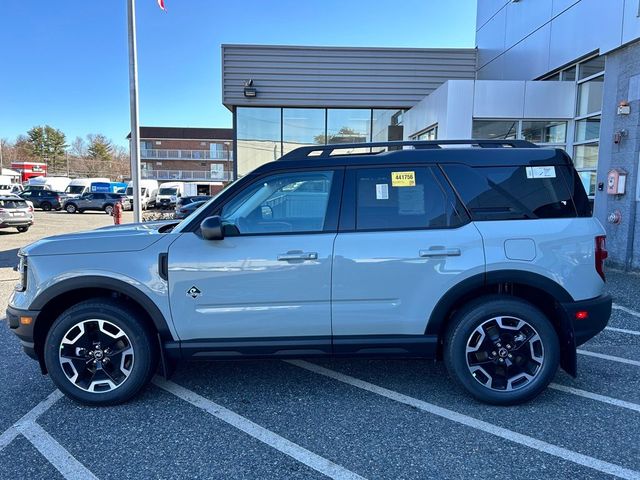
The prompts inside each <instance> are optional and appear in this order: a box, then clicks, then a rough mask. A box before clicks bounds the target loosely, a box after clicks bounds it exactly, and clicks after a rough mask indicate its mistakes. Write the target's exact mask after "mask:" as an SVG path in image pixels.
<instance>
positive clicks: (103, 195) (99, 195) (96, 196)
mask: <svg viewBox="0 0 640 480" xmlns="http://www.w3.org/2000/svg"><path fill="white" fill-rule="evenodd" d="M93 198H94V199H95V200H104V199H105V198H107V195H106V193H94V194H93Z"/></svg>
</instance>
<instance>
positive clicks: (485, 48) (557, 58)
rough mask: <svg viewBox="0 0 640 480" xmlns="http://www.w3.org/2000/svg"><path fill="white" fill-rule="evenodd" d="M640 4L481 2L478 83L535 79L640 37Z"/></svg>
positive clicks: (621, 0)
mask: <svg viewBox="0 0 640 480" xmlns="http://www.w3.org/2000/svg"><path fill="white" fill-rule="evenodd" d="M639 11H640V0H520V1H517V2H514V1H507V0H478V11H477V18H476V45H477V47H478V73H477V78H479V79H495V80H520V79H522V80H532V79H535V78H538V77H540V76H542V75H544V74H546V73H548V72H550V71H552V70H555V69H557V68H560V67H562V66H564V65H566V64H568V63H572V62H574V61H575V60H576V59H578V58H580V57H583V56H585V55H588V54H590V53H593V52H596V51H599V52H600V53H601V54H604V53H607V52H609V51H611V50H614V49H616V48H618V47H620V46H621V45H624V44H626V43H629V42H631V41H634V40H637V39H638V38H640V16H638V13H639Z"/></svg>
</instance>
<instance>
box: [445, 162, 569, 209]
mask: <svg viewBox="0 0 640 480" xmlns="http://www.w3.org/2000/svg"><path fill="white" fill-rule="evenodd" d="M443 169H444V171H445V172H446V174H447V176H448V177H449V179H450V180H451V182H452V183H453V186H454V187H455V188H456V190H457V191H458V193H459V194H460V197H461V198H462V201H463V202H464V203H465V205H466V206H467V209H468V210H469V211H470V212H471V216H472V217H473V219H474V220H517V219H534V218H566V217H576V216H577V212H576V207H575V205H574V202H573V198H572V195H571V192H570V190H569V188H568V185H567V182H566V180H565V178H566V176H567V175H570V167H568V166H549V167H526V166H513V167H469V166H467V165H460V164H454V165H443ZM563 170H565V171H563Z"/></svg>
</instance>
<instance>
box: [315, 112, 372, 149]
mask: <svg viewBox="0 0 640 480" xmlns="http://www.w3.org/2000/svg"><path fill="white" fill-rule="evenodd" d="M370 138H371V110H370V109H329V110H327V142H326V143H363V142H369V141H370Z"/></svg>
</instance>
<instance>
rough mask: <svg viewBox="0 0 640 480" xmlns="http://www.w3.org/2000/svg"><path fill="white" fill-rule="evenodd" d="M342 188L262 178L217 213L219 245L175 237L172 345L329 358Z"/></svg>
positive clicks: (321, 176)
mask: <svg viewBox="0 0 640 480" xmlns="http://www.w3.org/2000/svg"><path fill="white" fill-rule="evenodd" d="M341 188H342V171H341V170H326V171H309V170H306V171H300V172H293V173H279V174H270V175H268V176H264V177H262V178H260V179H258V180H256V181H254V182H253V183H252V184H250V185H248V186H246V187H245V188H243V189H242V190H241V191H239V192H238V194H237V195H235V196H233V197H232V198H230V199H229V200H228V201H227V202H226V204H225V205H223V206H222V207H215V213H220V215H221V217H222V221H223V224H224V225H225V238H224V239H223V240H216V241H212V240H205V239H203V238H202V237H201V236H200V234H199V232H189V233H183V234H182V235H181V236H180V237H179V238H178V239H177V240H176V241H175V242H174V243H173V244H172V245H171V247H170V249H169V272H168V275H169V291H170V292H169V293H170V298H171V310H172V314H173V318H174V322H175V325H176V330H177V332H178V335H179V337H180V339H181V340H183V341H189V340H203V339H215V340H224V339H233V340H237V341H247V342H251V340H252V339H256V340H257V339H265V338H268V339H271V340H272V341H273V342H274V343H277V342H279V341H282V344H283V345H286V342H287V340H288V341H292V340H295V339H300V337H305V338H306V339H307V340H309V342H310V343H309V345H311V344H312V343H313V342H318V343H319V344H322V345H323V347H322V348H321V350H323V351H324V350H326V351H327V352H328V351H329V349H330V335H331V305H330V300H331V265H332V260H333V242H334V240H335V236H336V233H335V231H336V228H337V225H336V224H337V211H338V208H337V202H339V193H340V192H341ZM296 341H297V340H296ZM310 349H313V348H311V347H310Z"/></svg>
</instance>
